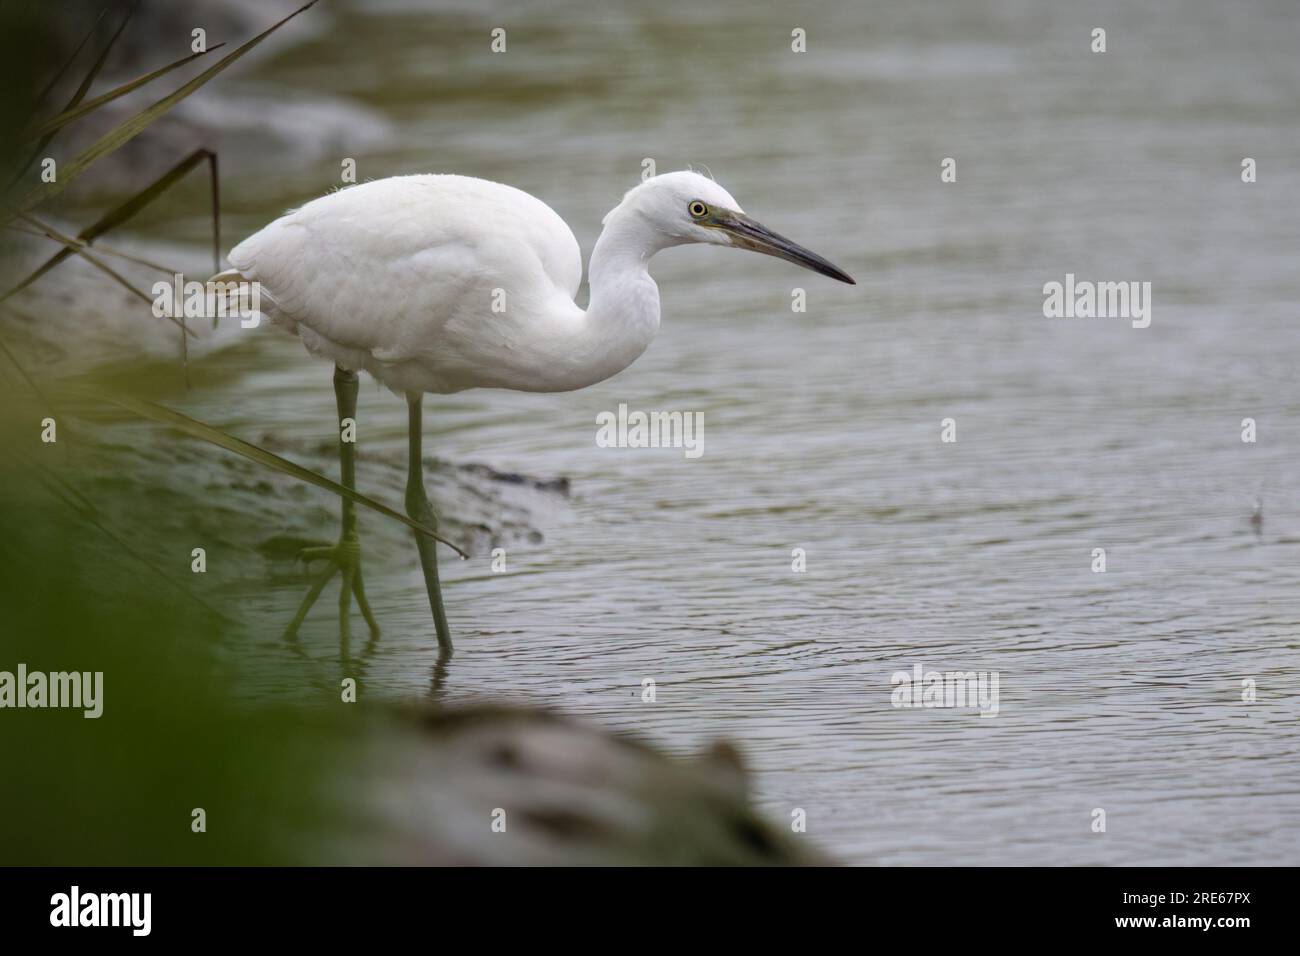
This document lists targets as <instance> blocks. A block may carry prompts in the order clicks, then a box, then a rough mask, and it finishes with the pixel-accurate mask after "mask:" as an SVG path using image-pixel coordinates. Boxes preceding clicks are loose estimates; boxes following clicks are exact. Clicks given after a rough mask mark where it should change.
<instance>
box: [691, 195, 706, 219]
mask: <svg viewBox="0 0 1300 956" xmlns="http://www.w3.org/2000/svg"><path fill="white" fill-rule="evenodd" d="M686 208H687V209H689V210H690V213H691V217H692V218H694V219H703V218H704V217H705V216H706V215H708V212H709V207H708V206H706V205H704V203H702V202H700V201H699V200H698V199H693V200H691V204H690V205H689V206H687V207H686Z"/></svg>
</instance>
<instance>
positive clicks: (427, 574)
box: [406, 393, 452, 656]
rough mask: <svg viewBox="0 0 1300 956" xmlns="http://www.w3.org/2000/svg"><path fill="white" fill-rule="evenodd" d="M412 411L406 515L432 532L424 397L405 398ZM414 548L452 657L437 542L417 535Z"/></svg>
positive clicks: (442, 643) (441, 639)
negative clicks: (424, 453)
mask: <svg viewBox="0 0 1300 956" xmlns="http://www.w3.org/2000/svg"><path fill="white" fill-rule="evenodd" d="M406 401H407V407H408V409H409V413H410V414H409V419H408V423H407V429H408V432H409V434H408V436H407V437H408V442H409V450H410V456H409V458H408V459H407V471H406V514H407V517H409V518H410V519H411V520H412V521H418V522H419V523H420V524H422V525H424V526H425V527H427V528H429V529H430V530H432V531H437V530H438V516H437V515H436V514H434V513H433V506H432V505H431V504H429V496H428V495H427V494H426V493H425V490H424V460H423V456H422V452H421V444H422V443H423V436H424V429H423V419H424V395H423V394H416V393H413V394H410V395H407V397H406ZM415 546H416V547H417V548H418V549H419V550H420V567H421V568H422V569H423V570H424V587H425V590H427V591H428V592H429V609H430V610H431V611H433V626H434V629H435V630H436V631H437V632H438V649H439V651H440V652H441V654H442V655H443V656H450V655H451V652H452V646H451V629H450V628H449V627H448V626H447V611H446V610H445V609H444V608H443V606H442V586H441V585H440V584H439V583H438V542H437V541H435V540H434V539H433V538H430V537H429V536H428V535H424V534H421V533H420V532H418V531H417V532H415Z"/></svg>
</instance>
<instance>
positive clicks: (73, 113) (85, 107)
mask: <svg viewBox="0 0 1300 956" xmlns="http://www.w3.org/2000/svg"><path fill="white" fill-rule="evenodd" d="M223 46H225V44H224V43H218V44H217V45H216V46H214V47H209V48H208V49H206V50H203V51H202V52H200V53H191V54H190V55H189V56H187V57H182V58H181V59H179V60H177V61H176V62H175V63H169V64H167V65H166V66H164V67H160V68H159V69H157V70H154V71H153V72H152V73H146V74H145V75H144V76H141V77H137V78H136V79H134V80H132V81H131V82H130V83H123V84H122V85H121V86H119V87H115V88H114V89H111V90H109V91H108V92H107V93H104V94H102V95H100V96H96V97H95V98H94V99H93V100H86V101H85V102H84V103H82V104H81V105H80V106H77V107H75V108H73V109H67V110H64V111H63V112H62V113H60V114H59V115H58V116H54V117H51V118H50V119H48V120H46V121H45V122H44V123H42V124H41V125H40V126H38V127H36V128H35V129H33V130H31V131H30V132H29V133H28V134H27V138H28V139H33V138H35V137H37V136H43V135H46V134H50V133H55V132H57V131H58V130H59V129H61V128H62V127H64V126H67V125H68V124H69V123H71V122H72V121H73V120H76V119H80V118H81V117H83V116H85V115H86V114H87V113H93V112H94V111H95V110H97V109H99V108H100V107H101V106H103V105H104V104H105V103H111V102H113V100H115V99H118V98H119V97H123V96H126V94H128V93H131V92H133V91H135V90H138V89H139V88H140V87H142V86H144V85H145V84H146V83H151V82H153V81H154V80H156V79H158V77H160V76H163V75H165V74H167V73H170V72H171V71H172V70H175V69H177V68H178V67H182V66H184V65H185V64H186V63H189V62H191V61H192V60H197V59H198V58H199V57H201V56H207V55H208V54H209V53H211V52H212V51H213V50H220V49H221V48H222V47H223Z"/></svg>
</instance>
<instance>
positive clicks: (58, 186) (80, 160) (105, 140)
mask: <svg viewBox="0 0 1300 956" xmlns="http://www.w3.org/2000/svg"><path fill="white" fill-rule="evenodd" d="M316 3H317V0H311V2H310V3H307V4H305V5H304V6H301V7H299V8H298V9H297V10H295V11H293V13H291V14H289V15H288V16H287V17H285V18H284V19H283V20H280V21H279V22H278V23H275V24H273V25H272V26H270V27H269V28H268V29H266V30H264V31H263V32H261V33H259V34H258V35H257V36H255V37H253V38H252V39H251V40H249V41H248V42H246V43H244V44H243V45H242V46H240V47H238V48H236V49H234V50H232V51H231V52H229V53H227V54H226V55H225V56H224V57H222V58H221V60H220V61H218V62H217V63H214V64H213V65H212V66H210V67H208V68H207V69H206V70H204V71H203V72H202V73H200V74H199V75H198V76H196V77H194V79H192V80H190V81H189V82H188V83H185V84H184V85H182V86H181V87H180V88H179V89H177V90H175V91H173V92H172V93H169V94H168V95H167V96H164V97H163V98H162V99H160V100H159V101H158V102H157V103H154V104H153V105H152V106H150V107H148V108H146V109H144V110H142V111H141V112H139V113H137V114H136V115H135V116H133V117H131V118H130V119H129V120H127V121H126V122H125V123H123V124H122V125H120V126H118V127H117V128H116V129H114V130H112V131H110V132H108V133H106V134H104V135H103V136H101V137H100V138H99V139H97V140H96V141H95V142H94V143H92V144H91V145H90V146H88V147H87V148H86V150H85V151H84V152H82V154H81V155H80V156H78V157H76V158H75V159H73V160H71V161H70V162H68V163H65V164H64V165H63V166H62V167H61V168H60V170H59V178H58V180H57V181H56V182H52V183H38V184H37V185H36V186H34V187H33V188H32V189H30V190H28V192H27V194H26V195H25V196H23V198H22V199H21V200H19V202H18V204H17V211H18V212H27V211H28V210H30V209H33V208H35V207H36V206H37V205H39V204H40V203H42V202H45V201H46V200H48V199H50V198H52V197H54V196H57V195H58V194H59V193H61V192H63V190H64V189H66V188H67V186H68V184H69V183H70V182H72V181H73V180H74V179H76V178H77V177H78V176H80V175H81V174H82V173H84V172H85V171H86V170H87V169H89V168H90V167H91V166H92V165H94V164H95V163H96V162H98V161H99V160H100V159H102V158H103V157H105V156H107V155H109V154H110V153H112V152H114V151H115V150H117V149H119V148H121V147H122V146H123V145H125V144H126V143H128V142H130V141H131V140H132V139H134V138H135V137H136V136H138V135H139V134H140V133H142V132H143V131H144V130H145V129H147V128H148V127H149V125H150V124H151V123H153V122H154V120H156V119H158V117H160V116H162V115H163V114H164V113H166V112H167V111H168V110H170V109H171V108H172V107H173V106H175V105H176V104H177V103H179V102H180V101H181V100H183V99H185V98H186V97H187V96H189V95H190V94H191V93H193V92H194V91H195V90H197V89H199V88H200V87H201V86H203V85H204V84H205V83H207V82H208V80H210V79H212V78H213V77H214V76H216V75H217V74H218V73H220V72H221V71H222V70H224V69H225V68H226V67H228V66H230V64H232V63H234V62H235V61H236V60H238V59H239V58H240V57H241V56H243V55H244V54H245V53H247V52H248V51H249V50H251V49H252V48H253V47H255V46H257V45H258V44H259V43H261V42H262V41H263V40H265V39H266V38H267V37H268V36H270V35H271V34H272V33H274V32H275V31H276V30H278V29H279V28H280V27H282V26H284V24H286V23H288V22H289V21H290V20H292V19H293V18H294V17H296V16H297V15H298V14H300V13H302V12H303V11H304V10H309V9H310V8H311V7H313V6H315V5H316Z"/></svg>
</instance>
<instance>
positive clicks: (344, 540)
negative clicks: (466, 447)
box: [284, 366, 379, 656]
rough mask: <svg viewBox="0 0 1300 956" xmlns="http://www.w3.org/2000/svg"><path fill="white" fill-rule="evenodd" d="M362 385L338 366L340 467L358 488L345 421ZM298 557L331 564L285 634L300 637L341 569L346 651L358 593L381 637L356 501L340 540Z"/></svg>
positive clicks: (346, 482) (346, 503) (346, 504)
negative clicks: (367, 580)
mask: <svg viewBox="0 0 1300 956" xmlns="http://www.w3.org/2000/svg"><path fill="white" fill-rule="evenodd" d="M360 387H361V386H360V383H359V381H358V380H357V373H356V372H353V371H350V370H348V369H345V368H340V367H339V366H335V367H334V396H335V399H336V403H337V406H338V412H339V422H340V427H339V470H340V472H341V483H342V484H343V486H344V487H346V488H355V487H356V484H357V446H356V443H355V442H350V441H344V440H343V428H342V422H343V420H344V419H345V418H351V419H352V420H353V421H355V420H356V417H357V392H358V391H359V390H360ZM298 557H299V559H300V560H302V561H303V562H305V563H308V564H310V563H311V562H312V561H326V562H328V567H327V568H326V569H325V571H324V572H322V573H321V575H320V576H318V577H317V578H316V579H315V580H314V581H313V582H312V585H311V588H310V590H308V592H307V596H306V597H304V598H303V601H302V604H301V605H299V607H298V613H297V614H295V615H294V618H293V620H292V621H291V622H289V627H288V628H287V629H286V630H285V632H284V636H285V638H286V639H287V640H290V641H294V640H297V639H298V628H299V627H301V626H302V622H303V620H304V619H305V618H306V617H307V611H308V610H310V609H311V606H312V605H313V604H315V603H316V599H317V598H319V597H320V593H321V591H323V590H324V588H325V585H326V584H328V583H329V580H330V578H332V577H333V576H334V574H335V573H336V572H340V573H341V574H342V576H343V584H342V587H341V588H340V589H339V640H340V642H341V644H342V647H343V653H344V655H345V656H346V654H347V647H348V642H349V639H350V638H351V624H350V622H349V620H348V617H349V614H350V612H351V609H352V597H353V595H355V596H356V599H357V607H358V608H360V609H361V614H362V616H363V617H364V618H365V619H366V626H367V627H369V628H370V639H371V640H372V641H373V640H377V639H378V638H379V625H378V624H377V623H376V622H375V616H374V614H373V613H372V612H371V610H370V602H369V601H367V600H366V588H365V584H364V582H363V578H362V576H361V539H360V537H359V536H358V535H357V506H356V504H355V502H352V501H350V500H348V499H347V498H344V499H343V523H342V528H341V529H340V532H339V540H338V543H337V544H335V545H332V546H330V547H325V548H303V549H302V550H301V551H300V552H298Z"/></svg>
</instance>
